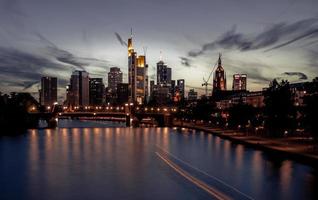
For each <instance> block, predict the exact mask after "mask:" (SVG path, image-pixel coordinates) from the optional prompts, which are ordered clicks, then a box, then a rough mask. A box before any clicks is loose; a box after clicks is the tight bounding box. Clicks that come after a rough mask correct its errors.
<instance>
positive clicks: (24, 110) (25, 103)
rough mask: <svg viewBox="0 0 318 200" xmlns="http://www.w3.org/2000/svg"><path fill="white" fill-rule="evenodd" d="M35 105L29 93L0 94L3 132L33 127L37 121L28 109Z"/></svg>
mask: <svg viewBox="0 0 318 200" xmlns="http://www.w3.org/2000/svg"><path fill="white" fill-rule="evenodd" d="M37 106H38V102H37V101H36V100H35V99H34V98H33V97H32V96H31V95H30V94H29V93H11V94H10V96H9V95H0V124H1V128H2V129H3V130H5V131H4V134H10V133H12V132H16V131H17V132H19V131H20V130H23V129H26V128H30V127H34V125H35V123H37V121H36V120H35V119H34V118H32V116H31V115H30V113H29V111H30V109H31V108H32V107H37Z"/></svg>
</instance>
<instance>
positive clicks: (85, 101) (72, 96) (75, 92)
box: [67, 71, 89, 106]
mask: <svg viewBox="0 0 318 200" xmlns="http://www.w3.org/2000/svg"><path fill="white" fill-rule="evenodd" d="M67 97H68V98H69V99H68V100H67V102H68V104H69V105H70V106H87V105H89V74H88V72H86V71H74V72H73V73H72V76H71V80H70V85H69V87H68V88H67Z"/></svg>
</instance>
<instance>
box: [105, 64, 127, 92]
mask: <svg viewBox="0 0 318 200" xmlns="http://www.w3.org/2000/svg"><path fill="white" fill-rule="evenodd" d="M122 82H123V73H122V72H121V71H120V68H118V67H111V68H110V71H109V72H108V88H109V89H111V90H112V91H113V92H115V93H116V90H117V85H118V84H119V83H122Z"/></svg>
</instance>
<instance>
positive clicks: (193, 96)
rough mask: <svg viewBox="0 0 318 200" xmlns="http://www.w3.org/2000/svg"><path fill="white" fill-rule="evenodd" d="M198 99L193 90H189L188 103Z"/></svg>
mask: <svg viewBox="0 0 318 200" xmlns="http://www.w3.org/2000/svg"><path fill="white" fill-rule="evenodd" d="M197 99H198V93H197V92H196V91H194V89H190V91H189V92H188V101H196V100H197Z"/></svg>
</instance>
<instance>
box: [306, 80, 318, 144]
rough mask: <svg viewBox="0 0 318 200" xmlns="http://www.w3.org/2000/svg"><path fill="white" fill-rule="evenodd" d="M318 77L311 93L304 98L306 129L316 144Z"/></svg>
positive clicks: (317, 129) (317, 137)
mask: <svg viewBox="0 0 318 200" xmlns="http://www.w3.org/2000/svg"><path fill="white" fill-rule="evenodd" d="M317 86H318V78H315V79H314V80H313V82H312V85H311V86H310V88H308V90H310V95H309V96H306V97H305V99H304V103H305V109H304V123H305V129H306V131H308V132H309V133H311V135H312V136H313V137H314V139H315V142H316V144H317V143H318V118H317V113H318V87H317Z"/></svg>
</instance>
